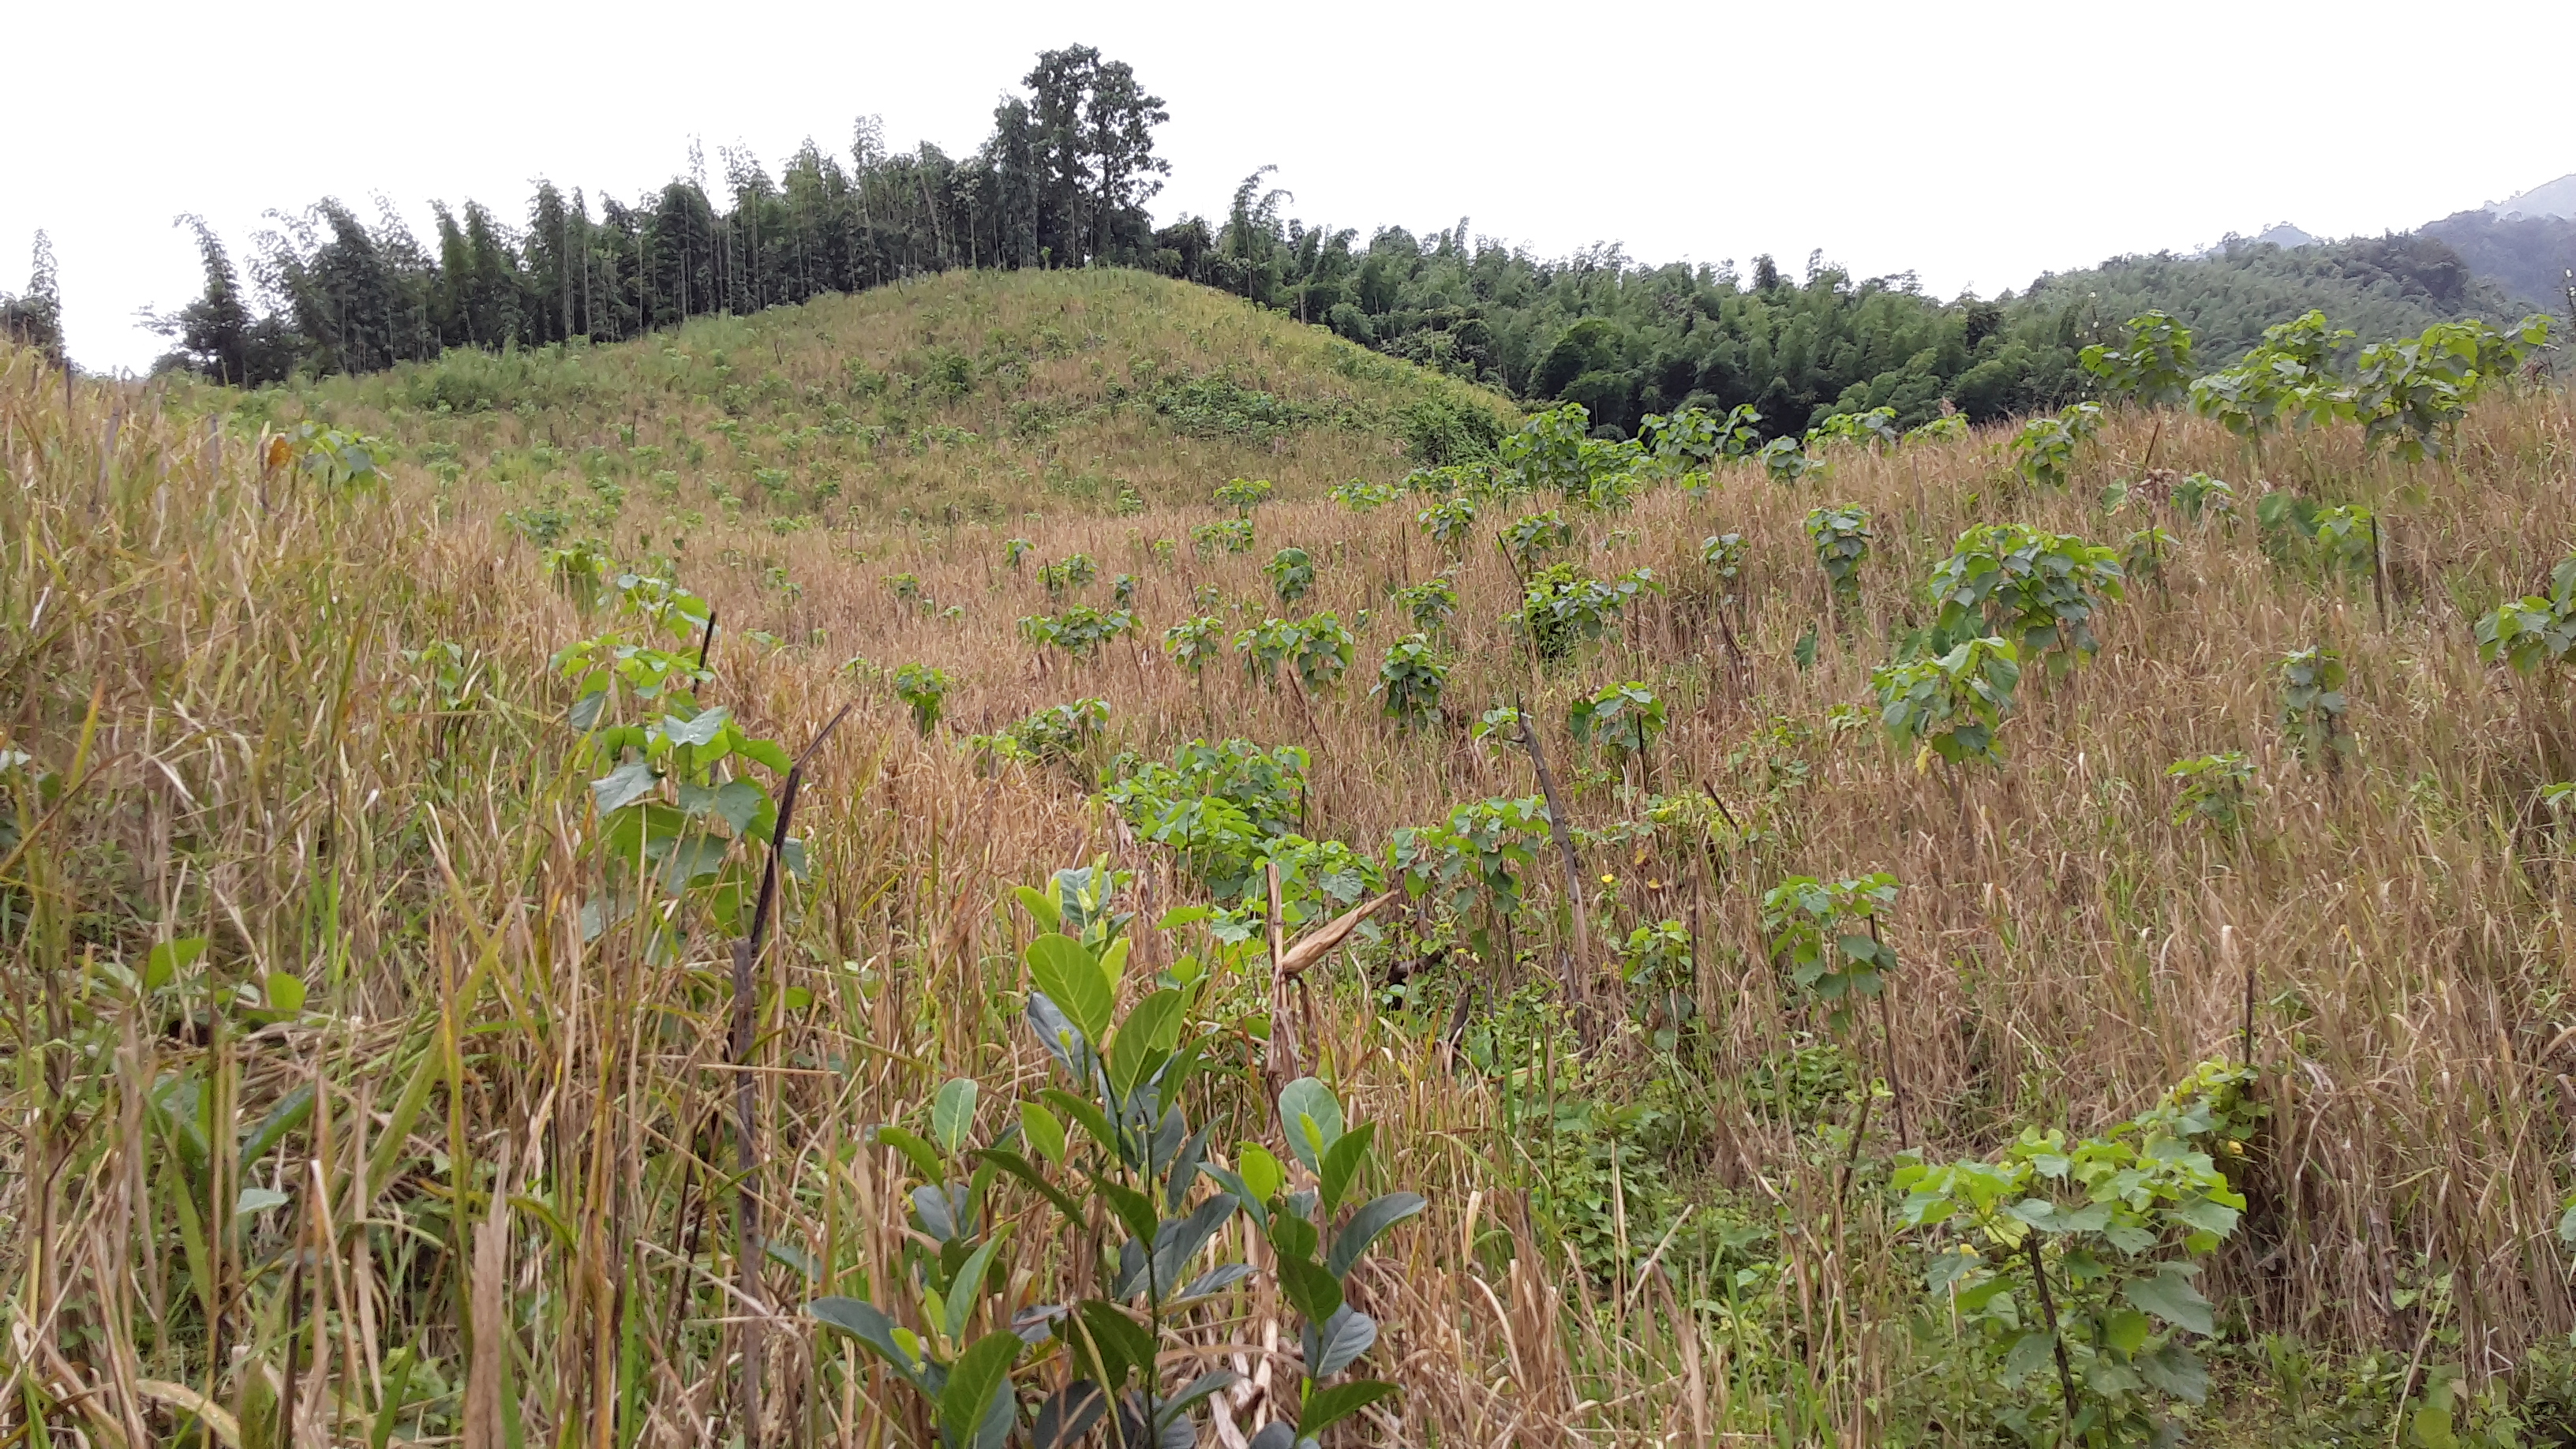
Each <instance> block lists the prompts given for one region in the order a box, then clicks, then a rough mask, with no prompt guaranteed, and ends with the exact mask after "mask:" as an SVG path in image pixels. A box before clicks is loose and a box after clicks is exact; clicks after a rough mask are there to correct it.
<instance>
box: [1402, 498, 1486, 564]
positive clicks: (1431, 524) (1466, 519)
mask: <svg viewBox="0 0 2576 1449" xmlns="http://www.w3.org/2000/svg"><path fill="white" fill-rule="evenodd" d="M1413 521H1414V522H1415V523H1416V524H1417V525H1419V526H1420V527H1421V529H1422V531H1423V532H1424V533H1426V534H1429V535H1430V536H1431V540H1432V542H1434V543H1437V544H1439V545H1440V546H1441V547H1442V548H1445V549H1448V550H1450V551H1451V552H1453V553H1454V552H1456V551H1457V550H1458V548H1459V547H1460V546H1461V545H1463V544H1464V543H1465V542H1466V541H1467V535H1468V533H1469V532H1471V531H1472V530H1473V529H1474V528H1475V526H1476V505H1475V504H1473V503H1471V502H1469V501H1467V500H1466V499H1465V498H1452V499H1450V500H1449V501H1447V502H1445V503H1435V504H1433V505H1431V506H1430V507H1429V508H1425V509H1423V510H1422V511H1421V512H1419V513H1416V514H1415V515H1413Z"/></svg>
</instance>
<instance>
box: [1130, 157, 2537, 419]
mask: <svg viewBox="0 0 2576 1449" xmlns="http://www.w3.org/2000/svg"><path fill="white" fill-rule="evenodd" d="M1264 179H1265V177H1264V175H1263V174H1262V173H1256V174H1255V175H1253V176H1251V177H1249V178H1246V180H1245V181H1244V183H1243V185H1242V187H1241V188H1239V189H1238V191H1237V192H1236V194H1235V199H1234V205H1233V207H1232V209H1231V212H1230V214H1229V215H1228V216H1227V218H1226V220H1225V222H1224V224H1223V225H1222V227H1220V228H1219V229H1218V230H1217V231H1216V232H1215V234H1214V235H1213V236H1212V237H1209V238H1207V240H1206V243H1205V245H1204V246H1203V247H1201V248H1200V249H1198V250H1197V251H1195V252H1192V253H1189V254H1187V260H1188V263H1189V265H1188V266H1187V268H1186V274H1188V275H1191V276H1193V277H1194V278H1196V279H1198V280H1202V281H1206V282H1208V283H1210V284H1212V285H1216V286H1221V287H1225V288H1227V289H1229V290H1232V291H1237V292H1240V293H1242V294H1243V295H1245V296H1248V297H1251V298H1252V299H1254V300H1255V301H1258V302H1261V303H1263V304H1265V305H1268V306H1273V307H1279V308H1284V309H1288V310H1292V311H1294V312H1295V313H1297V315H1298V316H1299V317H1301V318H1302V319H1304V320H1307V321H1312V322H1319V323H1322V324H1324V325H1326V326H1329V327H1331V328H1332V329H1333V330H1334V331H1336V332H1339V333H1341V334H1342V335H1344V336H1346V337H1349V338H1351V339H1352V340H1354V341H1358V342H1364V343H1367V344H1369V345H1371V346H1374V347H1379V348H1382V349H1384V350H1386V351H1389V352H1394V353H1397V354H1399V355H1402V356H1405V357H1409V358H1412V359H1413V360H1415V361H1417V362H1420V363H1422V364H1424V365H1425V366H1429V367H1434V368H1439V369H1442V370H1444V371H1450V372H1456V373H1460V374H1463V375H1467V376H1472V377H1476V378H1478V379H1480V380H1483V381H1485V382H1488V383H1491V384H1493V385H1495V386H1498V387H1501V388H1504V389H1505V390H1507V391H1510V392H1512V393H1513V394H1515V395H1517V396H1520V397H1523V398H1527V399H1531V400H1535V401H1565V402H1579V403H1582V404H1583V405H1584V406H1585V408H1586V409H1587V410H1589V412H1590V414H1591V416H1592V418H1593V420H1594V422H1595V423H1596V425H1599V426H1601V427H1605V428H1608V429H1613V430H1616V431H1619V432H1626V431H1629V430H1631V429H1633V428H1634V427H1635V425H1636V423H1637V422H1638V420H1639V419H1641V418H1642V417H1644V416H1645V415H1646V414H1649V413H1656V412H1664V411H1668V410H1670V409H1672V408H1675V407H1678V406H1683V405H1696V406H1701V407H1707V408H1711V409H1713V410H1716V411H1720V412H1723V411H1725V410H1726V409H1729V408H1732V407H1735V406H1736V405H1738V404H1747V403H1749V404H1751V405H1752V406H1753V407H1754V408H1755V409H1756V410H1758V411H1759V412H1760V413H1761V415H1762V419H1763V422H1762V428H1763V431H1764V432H1765V433H1766V434H1769V435H1779V434H1789V433H1799V432H1803V431H1804V430H1806V429H1807V428H1810V427H1812V426H1814V425H1815V424H1816V423H1817V422H1819V421H1821V420H1822V419H1823V418H1825V417H1827V416H1830V415H1832V414H1834V413H1838V412H1862V411H1866V410H1868V409H1871V408H1877V407H1892V408H1894V409H1895V410H1896V412H1897V421H1898V423H1899V424H1900V425H1901V426H1909V427H1910V426H1913V425H1915V424H1917V423H1920V422H1923V421H1925V420H1927V419H1929V418H1931V417H1932V416H1935V415H1936V414H1938V413H1939V412H1940V411H1941V410H1942V407H1943V404H1944V403H1945V402H1946V403H1948V404H1949V405H1951V406H1953V407H1955V408H1957V409H1959V410H1960V411H1963V412H1965V413H1967V414H1968V415H1969V416H1970V417H1971V418H1973V419H1976V420H1979V421H1983V420H1986V419H1990V418H1995V417H2002V416H2008V415H2010V414H2013V413H2018V412H2027V411H2032V410H2035V409H2040V408H2047V407H2052V406H2055V405H2057V404H2058V403H2060V402H2063V401H2066V400H2068V399H2069V398H2072V397H2075V396H2077V395H2080V394H2081V393H2083V392H2084V391H2085V389H2086V387H2087V386H2088V383H2087V380H2086V378H2085V376H2084V375H2083V373H2082V371H2081V369H2080V368H2079V367H2078V366H2077V364H2076V357H2077V354H2078V353H2079V352H2080V351H2081V349H2082V348H2083V347H2084V346H2086V345H2087V344H2089V343H2093V342H2098V341H2102V340H2105V339H2106V338H2108V337H2110V336H2111V335H2112V334H2113V332H2114V330H2115V329H2116V328H2117V327H2118V326H2119V324H2120V322H2121V320H2122V319H2125V318H2128V317H2131V316H2134V315H2137V314H2138V313H2141V312H2145V311H2149V310H2161V311H2164V312H2167V313H2170V314H2172V315H2173V316H2174V317H2176V318H2177V319H2179V320H2181V321H2183V322H2184V323H2185V324H2187V325H2188V326H2190V327H2191V328H2192V329H2193V331H2194V332H2195V333H2197V334H2198V335H2200V336H2201V337H2202V338H2203V339H2204V355H2205V356H2207V357H2209V358H2211V359H2212V360H2214V361H2228V360H2232V359H2234V358H2235V357H2236V356H2238V355H2240V354H2242V353H2243V352H2244V351H2245V350H2246V349H2247V348H2249V347H2251V346H2253V345H2254V344H2255V343H2256V342H2257V341H2258V340H2260V338H2261V336H2262V332H2263V329H2264V328H2265V327H2268V326H2270V325H2272V324H2274V323H2276V322H2281V321H2285V320H2287V319H2289V318H2293V317H2297V316H2300V315H2302V314H2304V313H2305V312H2307V311H2309V310H2310V309H2312V308H2314V309H2320V310H2323V311H2325V312H2326V313H2327V314H2328V315H2330V316H2332V317H2334V318H2335V320H2336V321H2337V322H2338V323H2339V324H2347V325H2351V326H2353V327H2355V328H2356V329H2357V330H2358V331H2360V332H2361V334H2362V335H2364V336H2371V337H2381V336H2398V335H2405V334H2409V333H2413V332H2418V331H2421V330H2422V329H2423V328H2424V327H2425V326H2427V325H2429V324H2430V323H2432V322H2436V321H2444V320H2452V319H2456V318H2460V317H2465V316H2484V317H2488V318H2500V317H2507V316H2511V315H2515V314H2516V313H2517V312H2518V311H2520V310H2522V309H2519V308H2517V307H2515V306H2514V305H2513V303H2512V302H2511V301H2510V299H2508V298H2507V297H2506V296H2505V295H2504V293H2503V292H2501V291H2500V290H2499V289H2497V288H2495V287H2494V286H2493V285H2491V284H2489V283H2486V282H2484V281H2482V280H2480V279H2479V278H2477V277H2476V276H2474V275H2473V274H2472V271H2471V268H2470V267H2469V266H2468V265H2467V263H2466V262H2465V261H2463V259H2462V258H2461V257H2460V255H2459V254H2458V253H2457V252H2455V251H2453V250H2452V249H2451V248H2450V247H2448V246H2446V245H2445V244H2443V243H2442V242H2440V241H2438V240H2435V239H2433V238H2429V237H2424V236H2420V235H2408V236H2395V237H2387V238H2375V239H2369V238H2366V239H2356V240H2354V241H2350V242H2340V243H2333V244H2328V245H2320V246H2311V247H2301V248H2296V249H2288V248H2283V247H2280V246H2276V245H2270V244H2257V243H2248V242H2243V241H2241V240H2237V239H2230V240H2229V241H2228V242H2227V243H2225V244H2223V245H2222V246H2220V247H2219V248H2217V249H2216V250H2214V251H2213V252H2212V253H2210V254H2208V255H2205V256H2200V257H2177V256H2173V255H2170V254H2160V255H2156V256H2138V257H2124V258H2118V259H2115V260H2113V261H2110V262H2107V263H2105V264H2103V265H2102V266H2101V267H2098V268H2094V269H2090V270H2087V271H2081V272H2073V273H2066V274H2060V275H2054V276H2043V277H2041V278H2040V279H2038V280H2037V281H2036V282H2034V283H2033V284H2032V285H2031V287H2030V288H2028V289H2026V290H2025V291H2024V292H2023V293H2021V294H2019V295H2018V296H2016V295H2015V294H2013V293H2009V292H2008V293H2006V294H2004V295H2003V296H2002V297H2000V298H1997V299H1994V300H1981V299H1977V298H1974V297H1963V298H1960V299H1957V300H1955V301H1949V302H1943V301H1941V300H1939V299H1936V298H1934V297H1931V296H1928V295H1926V294H1925V293H1924V292H1923V291H1922V290H1921V288H1920V286H1919V285H1918V284H1917V283H1916V281H1915V279H1914V278H1913V277H1912V276H1910V275H1897V276H1890V277H1874V278H1855V277H1853V276H1851V275H1850V274H1849V273H1848V272H1846V271H1844V270H1843V269H1841V268H1837V267H1833V266H1829V265H1826V264H1824V262H1823V261H1822V259H1821V257H1819V256H1810V257H1809V258H1808V261H1807V266H1806V268H1805V272H1804V274H1803V276H1802V277H1799V278H1796V279H1793V278H1791V277H1789V276H1788V275H1787V274H1785V273H1784V272H1783V271H1782V270H1781V268H1780V267H1779V266H1778V265H1777V263H1775V262H1774V261H1773V260H1772V259H1771V258H1769V257H1757V258H1755V259H1754V262H1753V266H1752V270H1751V273H1750V275H1745V274H1741V273H1739V272H1737V271H1736V270H1735V269H1734V268H1733V267H1732V266H1721V267H1708V266H1700V267H1687V266H1678V265H1670V266H1647V265H1640V264H1637V263H1634V262H1631V261H1630V260H1629V259H1628V258H1627V257H1626V256H1625V255H1624V254H1622V253H1621V252H1620V251H1619V250H1618V249H1617V248H1615V247H1611V248H1600V249H1596V250H1592V251H1586V252H1580V253H1577V254H1576V255H1574V256H1572V257H1568V258H1563V259H1558V260H1547V259H1541V258H1536V257H1532V256H1530V255H1528V254H1527V253H1525V252H1520V251H1514V250H1511V249H1508V248H1505V247H1502V246H1500V245H1497V244H1495V243H1492V242H1472V243H1471V241H1470V240H1469V237H1468V233H1467V226H1466V223H1465V222H1463V221H1462V222H1460V223H1459V224H1458V225H1457V226H1456V227H1455V228H1453V229H1450V230H1447V231H1439V232H1434V233H1432V234H1431V235H1430V236H1428V237H1416V236H1415V235H1414V234H1412V233H1410V232H1408V231H1405V230H1403V229H1401V228H1389V229H1387V230H1383V231H1380V232H1378V233H1377V234H1376V235H1375V236H1373V237H1372V238H1370V240H1369V242H1368V243H1367V245H1366V246H1361V245H1360V244H1359V243H1358V233H1357V232H1356V231H1353V230H1348V229H1335V228H1331V227H1309V226H1306V225H1304V224H1302V223H1300V222H1298V221H1295V220H1293V219H1285V218H1283V217H1282V216H1281V214H1280V203H1281V201H1282V200H1283V199H1284V198H1285V197H1286V193H1284V192H1281V191H1277V190H1268V191H1265V190H1264V189H1263V185H1262V183H1263V181H1264ZM1176 230H1178V229H1176ZM1169 235H1170V234H1167V237H1168V236H1169ZM1164 259H1165V262H1166V265H1170V264H1171V263H1172V262H1173V261H1175V260H1176V257H1175V254H1174V253H1173V252H1171V251H1170V250H1169V249H1167V250H1166V253H1165V258H1164Z"/></svg>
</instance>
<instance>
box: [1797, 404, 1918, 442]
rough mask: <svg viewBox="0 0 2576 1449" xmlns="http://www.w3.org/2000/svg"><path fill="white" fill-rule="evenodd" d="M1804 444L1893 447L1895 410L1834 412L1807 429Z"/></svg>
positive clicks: (1877, 409) (1878, 409)
mask: <svg viewBox="0 0 2576 1449" xmlns="http://www.w3.org/2000/svg"><path fill="white" fill-rule="evenodd" d="M1807 443H1808V445H1809V446H1811V447H1815V448H1819V449H1821V448H1825V447H1830V446H1833V445H1836V444H1841V445H1844V446H1847V447H1854V448H1862V449H1867V450H1872V451H1875V450H1878V449H1882V448H1893V447H1895V446H1896V444H1897V436H1896V409H1894V408H1871V409H1870V410H1868V411H1867V412H1858V413H1836V414H1834V415H1833V416H1832V417H1829V418H1827V419H1825V420H1824V421H1823V422H1821V423H1818V424H1816V425H1815V426H1814V427H1812V428H1809V429H1808V430H1807Z"/></svg>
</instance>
